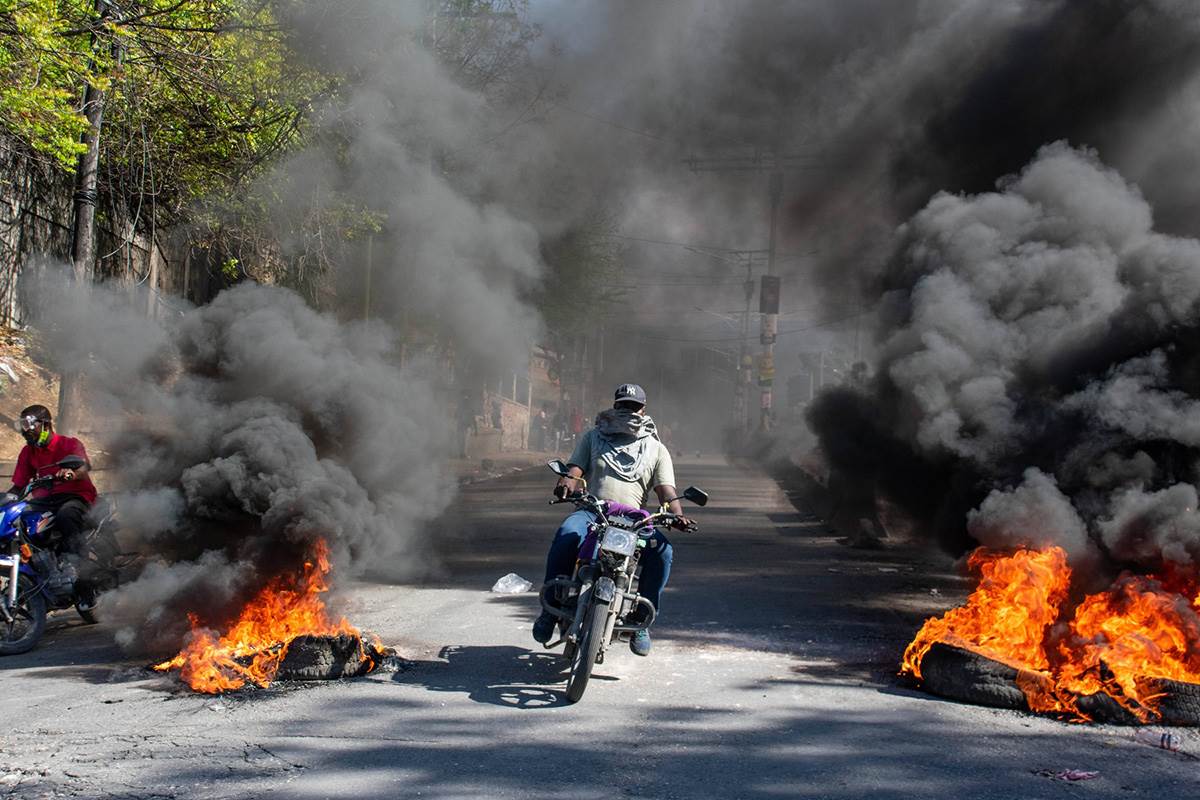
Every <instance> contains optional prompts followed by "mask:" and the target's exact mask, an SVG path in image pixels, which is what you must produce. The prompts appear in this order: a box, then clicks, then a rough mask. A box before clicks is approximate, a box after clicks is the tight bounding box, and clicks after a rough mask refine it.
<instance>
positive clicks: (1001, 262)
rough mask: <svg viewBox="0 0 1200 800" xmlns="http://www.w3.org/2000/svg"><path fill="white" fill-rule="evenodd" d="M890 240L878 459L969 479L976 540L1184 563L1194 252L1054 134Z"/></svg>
mask: <svg viewBox="0 0 1200 800" xmlns="http://www.w3.org/2000/svg"><path fill="white" fill-rule="evenodd" d="M899 235H900V237H901V242H902V244H901V249H900V254H899V256H898V259H897V261H896V264H895V266H896V269H897V270H903V271H905V272H906V273H907V274H908V275H910V276H911V278H910V283H911V288H910V289H909V290H908V291H906V292H899V291H898V292H896V293H895V296H894V301H899V302H898V305H900V304H902V308H903V311H902V312H901V313H902V315H903V318H902V321H901V322H900V324H898V325H897V326H895V327H894V328H893V329H891V330H890V331H889V332H888V333H887V334H886V336H884V338H883V339H882V340H881V346H880V353H881V360H880V365H879V368H880V376H879V379H878V380H877V382H876V386H875V395H874V401H873V402H874V403H875V404H877V406H876V412H875V413H880V409H886V411H885V412H883V413H884V414H885V416H886V419H887V420H888V421H889V422H890V423H891V424H892V426H893V428H892V429H893V431H894V436H895V438H896V439H897V440H899V441H898V443H899V449H898V450H896V451H894V453H893V455H894V457H895V458H897V459H898V460H899V461H903V460H904V459H912V460H913V461H914V462H923V463H925V464H926V465H941V466H935V467H933V469H934V470H935V472H936V470H937V469H947V470H952V471H957V472H959V473H960V474H963V473H965V474H966V475H968V476H970V482H969V484H965V485H964V484H963V483H960V484H959V485H958V487H957V488H956V489H955V490H954V491H956V492H957V493H958V494H959V495H960V499H961V498H967V499H968V500H969V501H970V502H971V503H972V504H977V506H976V508H975V509H974V510H972V511H971V512H970V513H969V514H967V515H966V527H967V530H968V531H969V532H970V534H971V535H972V537H974V538H975V540H977V541H978V542H981V543H984V544H988V545H991V546H1007V547H1012V546H1019V545H1036V546H1045V545H1047V544H1058V545H1061V546H1063V547H1064V548H1065V549H1066V550H1067V552H1068V553H1069V554H1070V555H1071V556H1072V560H1073V562H1074V563H1075V564H1076V565H1077V567H1078V565H1079V564H1080V563H1081V562H1084V561H1086V562H1088V564H1089V566H1090V565H1091V564H1094V563H1096V562H1097V561H1098V556H1099V555H1100V554H1103V555H1104V556H1106V557H1108V558H1109V559H1111V561H1112V563H1113V564H1114V565H1123V566H1129V565H1137V567H1138V568H1140V569H1155V568H1161V566H1162V565H1163V563H1164V562H1174V563H1192V562H1193V560H1194V559H1195V557H1196V554H1197V553H1200V525H1196V524H1194V523H1193V522H1191V521H1190V519H1191V515H1192V514H1193V512H1194V509H1195V508H1196V488H1195V486H1194V483H1193V482H1194V481H1195V479H1196V472H1195V466H1196V464H1197V463H1198V462H1197V455H1198V451H1197V449H1196V448H1197V447H1198V446H1200V439H1198V438H1197V436H1198V430H1197V427H1196V425H1197V423H1196V419H1197V418H1198V417H1200V413H1198V412H1200V404H1198V403H1197V401H1196V400H1195V399H1194V395H1193V392H1194V391H1195V388H1196V387H1195V385H1194V382H1193V381H1191V379H1190V378H1189V375H1190V370H1189V366H1190V365H1191V364H1192V363H1194V362H1193V359H1194V357H1195V353H1196V350H1195V345H1194V343H1193V341H1192V340H1193V338H1194V331H1195V329H1196V326H1197V324H1198V323H1200V316H1198V315H1200V302H1198V301H1200V293H1198V290H1200V249H1197V245H1198V244H1200V243H1198V242H1197V241H1196V240H1193V239H1186V238H1181V237H1174V236H1168V235H1164V234H1161V233H1158V232H1156V231H1155V229H1154V224H1153V215H1152V211H1151V208H1150V205H1149V203H1148V202H1147V200H1146V199H1145V196H1144V194H1143V193H1142V192H1141V191H1140V190H1139V189H1138V188H1137V187H1136V186H1134V185H1132V184H1130V183H1129V182H1127V181H1126V180H1125V179H1124V178H1123V177H1122V176H1121V175H1120V174H1118V173H1117V172H1116V171H1115V170H1114V169H1112V168H1110V167H1108V166H1106V165H1105V164H1104V163H1103V162H1102V161H1101V160H1100V159H1099V157H1098V155H1097V153H1096V152H1095V151H1093V150H1090V149H1083V148H1075V147H1071V146H1069V145H1067V144H1066V143H1064V142H1059V143H1055V144H1051V145H1047V146H1045V147H1043V148H1042V149H1041V150H1040V151H1039V152H1038V154H1037V156H1036V158H1034V160H1033V161H1032V162H1030V164H1029V165H1028V166H1027V167H1026V168H1025V169H1024V170H1022V171H1021V172H1020V173H1019V174H1016V175H1013V176H1010V177H1008V178H1005V179H1003V180H1001V181H1000V182H999V184H998V189H997V190H996V191H993V192H987V193H983V194H977V195H952V194H948V193H940V194H938V195H936V196H935V197H934V198H933V199H932V200H930V202H929V203H928V205H927V206H926V207H925V208H924V209H922V210H921V211H920V212H919V213H918V214H916V215H915V216H914V217H913V219H912V220H911V221H910V222H909V223H907V224H906V225H905V226H903V227H902V228H901V229H900V232H899ZM818 413H822V412H818ZM823 413H825V414H827V415H830V414H831V413H832V412H831V411H830V410H828V409H826V410H825V411H824V412H823ZM815 418H816V419H817V421H818V424H820V423H821V422H822V421H823V422H824V423H825V425H826V427H825V428H824V432H825V435H827V436H828V435H830V434H831V433H832V432H833V431H834V430H835V429H836V426H837V424H838V423H834V422H831V420H832V417H831V416H826V417H815ZM883 424H887V423H886V422H885V423H883ZM846 463H847V464H850V463H852V462H851V461H847V462H846ZM888 468H891V469H896V468H899V464H898V463H897V462H892V463H890V464H889V465H888ZM851 469H853V467H852V466H851ZM941 485H942V486H944V487H945V486H948V484H947V483H945V479H942V483H941ZM927 497H928V496H927V495H926V498H927ZM972 498H973V499H972ZM909 500H910V501H919V497H918V496H910V497H909Z"/></svg>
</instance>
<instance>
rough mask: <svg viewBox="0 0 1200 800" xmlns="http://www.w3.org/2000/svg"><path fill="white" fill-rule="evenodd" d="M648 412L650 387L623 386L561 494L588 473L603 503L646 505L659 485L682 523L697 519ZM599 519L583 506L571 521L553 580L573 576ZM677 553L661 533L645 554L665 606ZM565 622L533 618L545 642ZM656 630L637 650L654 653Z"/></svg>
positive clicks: (552, 558)
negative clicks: (689, 513) (688, 511)
mask: <svg viewBox="0 0 1200 800" xmlns="http://www.w3.org/2000/svg"><path fill="white" fill-rule="evenodd" d="M645 412H646V392H645V391H644V390H643V389H642V387H641V386H638V385H637V384H633V383H625V384H622V385H620V386H618V387H617V391H616V393H615V394H614V397H613V407H612V408H611V409H606V410H604V411H601V412H600V413H599V414H598V415H597V416H596V424H595V427H594V428H592V430H590V431H588V432H587V433H585V434H583V435H582V436H580V437H579V441H578V442H577V443H576V445H575V451H574V452H573V453H572V454H571V459H570V461H569V462H568V463H567V466H568V469H569V471H570V473H571V476H572V477H570V478H566V477H564V478H560V479H559V481H558V485H557V486H555V489H554V493H555V494H556V495H557V496H559V497H560V498H561V497H565V496H566V495H568V494H571V493H574V492H575V491H577V490H578V489H579V480H578V479H579V478H581V477H582V478H586V480H587V485H588V490H589V491H590V492H591V493H592V494H594V495H595V496H596V497H598V498H600V499H601V500H610V501H614V502H618V503H624V504H625V505H629V506H633V507H635V508H640V507H641V506H642V504H643V503H644V502H645V499H646V494H647V493H648V492H649V490H650V489H653V490H654V491H655V493H656V494H657V495H658V499H659V502H663V503H667V504H668V507H669V508H670V510H671V512H672V513H674V514H677V515H678V517H679V519H678V521H677V522H676V523H675V527H676V528H679V529H681V530H682V529H685V528H687V527H688V526H689V525H691V524H692V522H691V520H689V519H687V518H686V517H684V516H683V507H682V506H681V505H680V503H679V501H678V500H677V499H675V469H674V466H673V465H672V463H671V454H670V452H668V451H667V448H666V446H665V445H664V444H663V443H662V442H661V441H659V438H658V432H657V430H656V428H655V425H654V420H652V419H651V418H650V416H649V415H648V414H646V413H645ZM594 519H595V515H593V514H592V512H590V511H576V512H575V513H573V514H571V515H570V516H568V517H567V518H566V519H565V520H563V522H562V525H560V526H559V528H558V532H557V533H556V534H555V536H554V541H553V542H552V543H551V544H550V552H549V553H548V554H547V555H546V580H547V581H550V580H553V579H554V578H555V577H557V576H559V575H570V574H571V573H572V572H573V570H574V566H575V559H576V558H577V556H578V554H579V547H580V545H581V544H582V543H583V540H584V537H585V536H586V535H587V526H588V523H590V522H592V521H593V520H594ZM672 556H673V550H672V548H671V543H670V541H668V540H667V537H666V536H664V535H663V534H662V532H661V531H656V532H655V533H654V535H653V536H650V537H649V544H648V545H647V547H646V550H645V551H644V553H643V555H642V562H641V563H642V575H641V582H640V584H639V587H640V588H639V591H640V592H641V594H642V596H644V597H645V598H646V599H647V600H649V601H650V602H651V603H653V604H654V607H655V609H661V606H660V599H661V595H662V590H663V589H664V588H665V587H666V585H667V579H668V578H669V577H670V575H671V561H672ZM556 622H557V619H556V618H555V616H554V615H553V614H550V613H549V612H547V611H543V612H542V613H541V615H540V616H539V617H538V618H537V620H535V621H534V623H533V638H534V640H535V641H537V642H540V643H541V644H545V643H546V642H548V641H550V637H551V636H553V635H554V627H555V624H556ZM650 645H651V643H650V633H649V631H647V630H641V631H638V632H637V633H636V634H634V636H633V638H632V639H631V640H630V642H629V649H630V650H632V651H633V652H634V654H636V655H639V656H645V655H649V654H650Z"/></svg>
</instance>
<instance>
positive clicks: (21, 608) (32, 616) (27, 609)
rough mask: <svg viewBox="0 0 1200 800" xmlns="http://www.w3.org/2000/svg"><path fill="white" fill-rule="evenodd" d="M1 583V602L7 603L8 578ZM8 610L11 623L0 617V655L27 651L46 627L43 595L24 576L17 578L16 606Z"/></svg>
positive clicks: (39, 637) (13, 654)
mask: <svg viewBox="0 0 1200 800" xmlns="http://www.w3.org/2000/svg"><path fill="white" fill-rule="evenodd" d="M0 583H3V586H2V587H0V590H2V591H3V594H2V595H0V597H2V598H3V599H0V602H2V603H4V604H5V605H6V606H7V605H8V581H7V580H5V581H2V582H0ZM8 613H9V615H10V616H11V617H12V618H13V620H12V622H8V621H7V620H4V619H2V618H0V656H15V655H18V654H20V653H28V652H29V651H30V650H32V649H33V648H34V646H35V645H36V644H37V643H38V640H39V639H41V638H42V632H43V631H45V630H46V598H44V597H42V595H41V593H40V592H35V591H34V589H33V582H32V581H30V580H29V578H27V577H25V576H24V575H22V576H21V577H20V578H19V579H18V580H17V605H16V607H15V608H10V609H8Z"/></svg>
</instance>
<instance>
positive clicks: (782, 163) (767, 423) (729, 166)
mask: <svg viewBox="0 0 1200 800" xmlns="http://www.w3.org/2000/svg"><path fill="white" fill-rule="evenodd" d="M819 158H821V157H820V156H817V155H807V154H784V153H782V152H781V151H780V149H779V148H778V147H773V148H770V149H762V148H757V147H755V148H753V149H752V150H751V152H750V153H748V154H735V155H729V156H714V157H708V158H697V157H695V156H690V157H688V158H685V159H684V160H683V163H684V164H686V165H687V166H688V168H690V169H691V170H692V171H693V172H758V173H762V172H766V173H768V174H769V176H770V177H769V179H768V184H767V197H768V201H769V208H770V212H769V213H770V234H769V238H768V242H767V277H766V278H765V279H764V281H765V282H764V285H766V281H768V280H773V279H775V278H776V277H777V274H776V270H775V265H776V247H775V244H776V238H777V230H778V218H779V203H780V200H781V198H782V196H783V173H784V171H785V170H797V169H818V168H820V167H821V164H820V163H819V161H818V159H819ZM778 324H779V308H778V305H777V304H776V305H775V306H774V307H773V310H772V309H771V308H767V307H763V318H762V335H761V337H760V341H761V342H762V348H763V349H762V353H761V356H760V360H759V386H760V388H761V389H762V394H761V402H760V409H761V413H760V417H759V426H760V427H761V429H762V430H764V431H766V430H770V429H771V422H772V406H773V405H774V392H773V384H774V377H775V376H774V372H775V336H776V332H777V330H778ZM744 346H745V345H744V343H743V347H744Z"/></svg>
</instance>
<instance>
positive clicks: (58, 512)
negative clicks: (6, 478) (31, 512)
mask: <svg viewBox="0 0 1200 800" xmlns="http://www.w3.org/2000/svg"><path fill="white" fill-rule="evenodd" d="M17 427H18V428H19V429H20V431H21V436H23V437H24V438H25V447H23V448H21V454H20V455H19V456H17V466H16V469H14V470H13V487H12V489H10V490H9V491H11V492H18V491H20V489H21V488H23V487H24V486H25V485H26V484H28V483H29V482H30V481H31V480H33V479H34V478H44V477H46V476H48V475H53V476H54V477H55V478H57V479H58V480H56V481H55V482H54V484H53V485H52V486H50V487H49V488H46V489H38V490H36V491H35V492H34V493H33V495H32V496H31V499H30V503H31V504H32V505H33V506H34V507H36V508H43V509H46V510H47V511H53V512H54V527H55V528H57V529H58V532H59V533H60V534H61V535H62V539H63V542H64V547H63V549H64V550H65V551H67V552H72V553H75V554H80V553H81V550H82V547H83V533H84V531H85V530H86V519H87V515H88V511H89V510H91V507H92V504H93V503H95V502H96V487H95V485H93V484H92V479H91V478H90V477H88V471H89V470H90V469H91V462H90V461H89V460H88V456H87V450H86V449H85V448H84V446H83V442H81V441H79V440H78V439H75V438H73V437H70V436H61V435H59V434H57V433H55V432H54V423H53V421H52V420H51V418H50V410H49V409H48V408H46V407H45V406H42V405H32V406H29V407H28V408H25V409H24V410H22V411H21V415H20V418H19V419H18V420H17ZM71 455H77V456H80V457H82V458H83V460H84V466H83V467H81V468H79V469H74V470H72V469H63V468H61V467H59V466H58V462H59V461H60V460H61V459H63V458H65V457H67V456H71Z"/></svg>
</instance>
